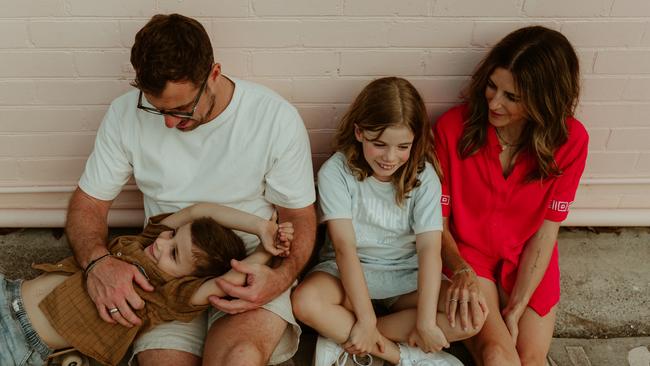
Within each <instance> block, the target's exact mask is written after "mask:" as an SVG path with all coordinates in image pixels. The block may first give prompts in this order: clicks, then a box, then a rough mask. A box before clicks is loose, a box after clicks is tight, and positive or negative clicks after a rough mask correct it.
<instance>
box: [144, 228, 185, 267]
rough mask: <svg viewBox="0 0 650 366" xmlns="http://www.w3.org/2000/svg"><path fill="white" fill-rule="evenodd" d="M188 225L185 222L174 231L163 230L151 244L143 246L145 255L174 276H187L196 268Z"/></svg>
mask: <svg viewBox="0 0 650 366" xmlns="http://www.w3.org/2000/svg"><path fill="white" fill-rule="evenodd" d="M190 225H191V224H185V225H183V226H181V227H179V228H178V229H176V230H175V231H163V232H162V233H160V235H158V238H157V239H156V240H155V241H154V242H153V244H151V245H149V246H148V247H146V248H144V253H145V255H146V256H147V257H149V258H151V260H153V261H154V263H156V265H157V266H158V268H160V269H161V270H163V271H164V272H165V273H167V274H169V275H171V276H173V277H175V278H179V277H184V276H189V275H191V274H192V273H193V272H194V270H195V269H196V265H195V262H194V256H193V255H192V248H193V246H194V244H192V233H191V230H190Z"/></svg>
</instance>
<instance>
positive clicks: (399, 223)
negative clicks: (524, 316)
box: [292, 77, 477, 366]
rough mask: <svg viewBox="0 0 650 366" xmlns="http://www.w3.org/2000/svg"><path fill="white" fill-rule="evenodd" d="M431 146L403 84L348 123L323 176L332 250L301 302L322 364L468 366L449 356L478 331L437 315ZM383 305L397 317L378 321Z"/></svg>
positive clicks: (357, 108) (359, 102)
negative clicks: (452, 345)
mask: <svg viewBox="0 0 650 366" xmlns="http://www.w3.org/2000/svg"><path fill="white" fill-rule="evenodd" d="M431 140H432V134H431V130H430V128H429V122H428V118H427V114H426V110H425V107H424V103H423V102H422V99H421V97H420V95H419V94H418V92H417V91H416V90H415V88H414V87H413V86H412V85H411V84H410V83H409V82H408V81H406V80H404V79H401V78H396V77H390V78H383V79H378V80H375V81H373V82H372V83H370V84H369V85H368V86H366V88H365V89H364V90H363V91H362V92H361V94H360V95H359V96H358V97H357V98H356V100H355V101H354V103H353V105H352V106H351V107H350V110H349V111H348V112H347V114H346V115H345V117H344V118H343V120H342V121H341V125H340V126H339V129H338V133H337V135H336V139H335V145H336V149H337V152H336V153H335V154H334V155H333V156H332V157H331V158H330V159H329V160H328V161H327V162H326V163H325V164H324V165H323V167H322V168H321V169H320V171H319V173H318V188H319V197H320V208H321V210H322V214H323V215H322V221H324V222H326V224H327V232H328V235H327V240H326V244H325V246H324V247H323V250H322V251H321V253H320V263H319V264H318V265H317V266H316V267H315V268H314V269H313V270H312V271H311V273H310V274H309V275H308V276H307V278H306V279H305V281H304V282H303V283H302V284H301V285H300V286H299V287H298V288H297V289H296V290H295V292H294V293H293V297H292V302H293V307H294V312H295V314H296V317H297V318H298V319H300V320H301V321H303V322H304V323H306V324H307V325H309V326H311V327H312V328H314V329H315V330H317V331H318V332H319V333H320V334H321V335H322V337H319V338H318V342H317V347H316V356H315V365H316V366H325V365H327V366H329V365H331V364H332V363H334V362H337V363H339V364H342V363H344V362H345V359H347V355H348V354H352V355H353V356H354V357H353V359H354V361H355V362H356V363H357V364H363V363H362V361H361V358H360V357H359V358H358V356H360V355H362V354H366V353H369V354H371V355H374V356H378V357H380V358H382V359H384V360H387V361H389V362H391V363H393V364H399V365H415V364H418V365H424V364H430V365H458V364H460V362H459V361H458V360H457V359H456V358H454V357H453V356H451V355H449V354H447V353H444V352H441V349H442V348H446V347H448V346H449V341H454V340H458V339H462V338H466V337H469V336H471V335H473V334H475V333H476V331H477V330H474V329H472V330H468V331H463V330H460V329H451V328H450V327H449V324H448V322H447V320H446V318H445V316H444V315H443V314H442V313H440V314H438V312H437V311H436V309H437V308H439V310H438V311H443V310H444V308H443V307H439V306H438V303H439V302H438V290H439V289H440V285H441V260H440V235H441V234H440V231H441V230H442V218H441V211H440V210H441V209H440V203H439V202H440V183H439V181H438V178H437V176H436V172H435V170H434V167H433V165H432V162H433V161H434V160H433V159H432V157H431V153H432V150H431V149H432V145H431ZM418 268H419V270H418ZM373 302H375V303H378V304H381V305H383V306H384V307H386V308H388V311H389V312H390V314H389V315H387V316H384V317H381V318H379V319H378V318H377V317H376V315H375V312H374V310H373ZM346 352H347V353H346ZM371 358H372V356H370V359H371ZM365 362H368V360H365ZM418 362H419V363H418ZM368 364H369V363H368Z"/></svg>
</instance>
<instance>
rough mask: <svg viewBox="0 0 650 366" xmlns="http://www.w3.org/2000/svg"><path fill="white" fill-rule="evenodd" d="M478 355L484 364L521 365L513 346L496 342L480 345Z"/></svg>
mask: <svg viewBox="0 0 650 366" xmlns="http://www.w3.org/2000/svg"><path fill="white" fill-rule="evenodd" d="M480 351H481V352H480V355H481V359H482V361H483V362H482V364H483V365H484V366H521V362H520V361H519V355H518V354H517V350H516V349H515V348H514V347H507V346H506V345H504V344H501V343H498V342H488V343H486V344H484V345H483V346H482V347H481V350H480Z"/></svg>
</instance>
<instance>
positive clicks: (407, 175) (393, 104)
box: [334, 77, 440, 206]
mask: <svg viewBox="0 0 650 366" xmlns="http://www.w3.org/2000/svg"><path fill="white" fill-rule="evenodd" d="M355 125H356V126H357V127H359V128H360V129H361V130H362V131H364V130H365V131H372V132H379V134H378V135H377V138H381V135H382V133H383V132H384V130H385V129H386V128H388V127H397V126H406V127H408V128H409V129H410V130H411V132H412V133H413V136H414V138H413V145H412V147H411V154H410V156H409V159H408V161H407V162H406V163H405V164H404V165H402V166H401V167H400V168H399V169H398V170H397V171H396V172H395V174H393V176H392V183H393V186H394V187H395V201H396V203H397V204H398V205H400V206H401V205H402V204H403V203H404V200H405V199H406V198H407V197H408V193H409V192H410V191H411V190H413V188H415V187H417V186H419V185H420V181H419V180H418V179H417V176H418V174H419V173H420V172H421V171H422V170H423V169H424V163H425V162H426V161H428V162H430V163H432V164H433V166H434V168H435V169H436V172H437V173H438V174H439V173H440V170H439V169H438V165H437V160H436V159H435V156H434V153H433V133H432V130H431V126H430V124H429V117H428V115H427V110H426V108H425V106H424V102H423V101H422V97H421V96H420V94H419V93H418V91H417V90H416V89H415V87H414V86H413V85H412V84H411V83H410V82H408V81H407V80H405V79H402V78H399V77H385V78H381V79H377V80H374V81H373V82H371V83H370V84H368V85H367V86H366V87H365V88H364V89H363V90H362V91H361V93H360V94H359V95H358V96H357V98H356V99H355V101H354V103H352V106H350V108H349V109H348V111H347V113H346V114H345V116H343V119H342V120H341V123H340V124H339V128H338V131H337V133H336V136H335V138H334V147H335V149H336V150H337V151H340V152H342V153H343V154H344V155H345V157H346V160H347V164H348V166H349V167H350V170H351V171H352V173H353V174H354V176H355V177H356V178H357V179H358V180H360V181H362V180H364V179H366V178H367V177H368V176H369V175H370V176H371V175H372V174H373V171H372V168H371V167H370V165H368V162H367V161H366V159H365V158H364V156H363V148H362V146H361V143H360V142H358V141H357V139H356V137H355V134H354V131H355Z"/></svg>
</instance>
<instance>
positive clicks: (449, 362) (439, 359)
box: [399, 343, 463, 366]
mask: <svg viewBox="0 0 650 366" xmlns="http://www.w3.org/2000/svg"><path fill="white" fill-rule="evenodd" d="M399 366H463V363H462V362H460V361H459V360H458V359H457V358H456V357H454V356H452V355H450V354H449V353H447V352H443V351H440V352H432V353H424V351H422V350H421V349H419V348H417V347H411V346H408V345H406V344H402V343H400V344H399Z"/></svg>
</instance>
